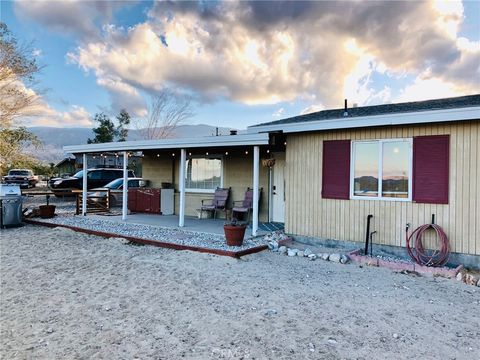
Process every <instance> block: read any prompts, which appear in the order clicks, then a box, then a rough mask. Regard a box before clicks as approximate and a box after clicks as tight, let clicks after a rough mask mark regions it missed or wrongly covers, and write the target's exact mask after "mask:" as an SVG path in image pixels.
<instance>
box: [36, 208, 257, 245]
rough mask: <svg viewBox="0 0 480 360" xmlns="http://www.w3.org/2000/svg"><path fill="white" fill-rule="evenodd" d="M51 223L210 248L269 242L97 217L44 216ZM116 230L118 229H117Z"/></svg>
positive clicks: (44, 220)
mask: <svg viewBox="0 0 480 360" xmlns="http://www.w3.org/2000/svg"><path fill="white" fill-rule="evenodd" d="M41 221H43V222H48V223H51V224H59V225H68V226H75V227H80V228H82V229H88V230H94V231H100V232H107V233H114V234H117V235H118V236H120V237H121V236H122V235H123V236H132V237H137V238H140V239H147V240H157V241H163V242H169V243H174V244H179V245H187V246H197V247H202V248H208V249H219V250H231V251H240V250H246V249H250V248H253V247H256V246H260V245H266V241H264V240H263V238H262V237H256V238H249V239H245V240H244V241H243V245H242V246H227V244H226V242H225V236H224V235H217V234H210V233H204V232H197V231H189V230H181V229H179V228H171V227H160V226H150V225H140V224H129V223H119V222H116V221H111V220H108V219H94V218H89V217H82V216H69V215H66V216H56V217H54V218H52V219H41ZM113 229H114V230H113Z"/></svg>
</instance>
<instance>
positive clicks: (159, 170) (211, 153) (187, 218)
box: [64, 133, 285, 236]
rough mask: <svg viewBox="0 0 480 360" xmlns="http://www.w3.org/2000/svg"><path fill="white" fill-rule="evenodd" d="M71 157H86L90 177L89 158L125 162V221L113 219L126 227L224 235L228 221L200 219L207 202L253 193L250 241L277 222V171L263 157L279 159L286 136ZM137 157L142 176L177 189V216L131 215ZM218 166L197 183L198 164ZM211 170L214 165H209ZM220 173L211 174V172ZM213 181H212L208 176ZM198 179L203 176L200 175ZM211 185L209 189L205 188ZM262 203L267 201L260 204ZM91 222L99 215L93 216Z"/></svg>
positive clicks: (123, 146)
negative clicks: (131, 168) (131, 166)
mask: <svg viewBox="0 0 480 360" xmlns="http://www.w3.org/2000/svg"><path fill="white" fill-rule="evenodd" d="M64 150H65V151H66V152H69V153H73V154H77V155H83V170H84V173H87V169H88V157H87V155H96V154H99V155H101V154H102V153H113V154H115V156H117V157H121V158H122V159H123V182H124V186H123V193H122V208H121V215H120V216H109V218H110V219H111V220H112V221H116V222H119V223H120V222H122V223H126V224H130V223H131V224H133V223H140V224H145V225H153V226H166V227H179V228H186V230H187V229H188V230H192V231H200V232H206V233H211V234H223V224H224V223H225V218H226V217H227V213H225V214H220V216H221V217H222V218H223V219H198V218H197V217H195V215H196V212H197V210H198V209H199V208H200V206H201V205H200V204H201V201H202V200H203V198H207V199H211V198H212V197H213V193H214V191H215V187H217V188H227V189H230V191H231V193H232V196H231V199H230V200H229V207H231V204H232V203H233V201H239V200H242V199H243V196H244V194H245V191H246V189H247V188H250V189H252V190H253V202H252V209H251V223H250V226H249V228H250V229H251V230H250V231H249V233H248V236H257V235H260V234H262V233H264V231H262V223H261V222H260V220H262V221H263V222H264V223H267V224H268V223H270V222H271V220H272V219H271V213H272V201H271V197H272V186H271V185H272V184H271V180H272V169H271V168H265V167H263V168H262V167H261V166H260V163H261V158H271V157H272V156H273V154H275V153H278V152H283V153H284V151H285V144H284V140H283V138H281V135H279V134H276V135H270V134H268V133H260V134H245V135H230V136H212V137H203V138H194V139H164V140H148V141H127V142H117V143H103V144H88V145H76V146H68V147H64ZM134 152H141V153H142V168H143V169H142V173H143V174H142V177H143V178H144V179H146V180H149V181H150V183H151V186H152V187H154V188H160V187H163V185H164V184H169V185H170V186H171V187H173V188H174V206H173V207H174V211H173V213H174V215H150V214H138V213H137V214H129V209H128V181H127V171H128V169H127V164H128V157H129V156H131V154H133V153H134ZM212 159H214V160H215V162H216V166H217V168H216V169H213V170H212V169H210V168H208V167H207V168H206V169H198V171H197V173H201V171H204V173H206V174H207V175H205V174H204V175H203V178H200V180H202V181H200V183H201V185H203V187H202V186H199V185H198V183H199V181H193V180H197V179H194V176H192V173H193V172H194V171H195V170H196V169H195V168H194V169H193V171H192V164H197V163H200V164H202V163H207V162H213V161H212ZM207 165H208V164H207ZM214 171H217V172H218V174H217V173H215V174H213V175H211V174H210V173H212V172H214ZM208 176H210V177H208ZM197 178H198V175H197ZM205 184H206V185H205ZM86 200H87V178H86V177H84V178H83V189H82V207H81V209H82V211H81V214H82V215H83V216H87V204H86ZM260 200H261V201H260ZM88 216H89V217H93V216H98V215H90V214H88ZM280 228H281V224H280V226H279V227H278V228H277V227H276V226H273V227H272V226H270V227H268V226H266V227H264V229H265V230H266V231H271V230H276V229H280Z"/></svg>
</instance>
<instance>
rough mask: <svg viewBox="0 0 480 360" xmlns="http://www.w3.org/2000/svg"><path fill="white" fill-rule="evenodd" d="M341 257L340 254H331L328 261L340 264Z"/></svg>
mask: <svg viewBox="0 0 480 360" xmlns="http://www.w3.org/2000/svg"><path fill="white" fill-rule="evenodd" d="M340 258H341V255H340V254H330V256H329V257H328V259H329V260H330V261H333V262H337V263H338V262H340Z"/></svg>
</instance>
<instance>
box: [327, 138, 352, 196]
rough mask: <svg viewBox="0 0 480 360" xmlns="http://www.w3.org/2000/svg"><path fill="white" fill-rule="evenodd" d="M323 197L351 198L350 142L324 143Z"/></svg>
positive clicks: (332, 141)
mask: <svg viewBox="0 0 480 360" xmlns="http://www.w3.org/2000/svg"><path fill="white" fill-rule="evenodd" d="M322 197H323V198H326V199H349V198H350V140H328V141H324V142H323V167H322Z"/></svg>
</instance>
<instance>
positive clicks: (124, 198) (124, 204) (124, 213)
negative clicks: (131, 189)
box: [122, 151, 128, 221]
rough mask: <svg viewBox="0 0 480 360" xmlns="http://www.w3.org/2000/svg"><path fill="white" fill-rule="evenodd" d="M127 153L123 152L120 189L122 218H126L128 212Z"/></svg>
mask: <svg viewBox="0 0 480 360" xmlns="http://www.w3.org/2000/svg"><path fill="white" fill-rule="evenodd" d="M127 165H128V153H127V152H126V151H124V152H123V190H122V220H123V221H125V220H127V212H128V171H127Z"/></svg>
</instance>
